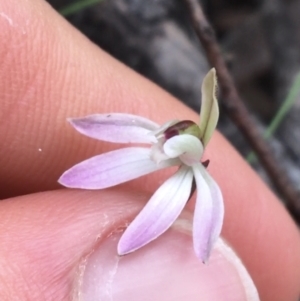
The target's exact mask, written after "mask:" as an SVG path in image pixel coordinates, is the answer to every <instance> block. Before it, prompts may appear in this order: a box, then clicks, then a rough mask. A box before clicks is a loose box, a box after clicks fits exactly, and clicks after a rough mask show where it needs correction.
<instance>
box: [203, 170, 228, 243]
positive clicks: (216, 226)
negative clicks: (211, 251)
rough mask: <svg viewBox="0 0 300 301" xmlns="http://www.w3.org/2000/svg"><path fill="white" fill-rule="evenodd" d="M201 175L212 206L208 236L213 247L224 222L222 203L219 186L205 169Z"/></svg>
mask: <svg viewBox="0 0 300 301" xmlns="http://www.w3.org/2000/svg"><path fill="white" fill-rule="evenodd" d="M202 175H203V177H204V179H205V180H206V182H207V184H208V186H209V188H210V193H211V197H212V204H213V216H212V217H213V228H212V231H211V236H210V245H211V246H213V245H214V243H215V242H216V241H217V239H218V237H219V236H220V234H221V230H222V226H223V220H224V201H223V195H222V192H221V189H220V187H219V185H218V184H217V183H216V182H215V180H214V179H213V178H212V177H211V175H210V174H209V173H208V172H207V170H206V169H205V168H202Z"/></svg>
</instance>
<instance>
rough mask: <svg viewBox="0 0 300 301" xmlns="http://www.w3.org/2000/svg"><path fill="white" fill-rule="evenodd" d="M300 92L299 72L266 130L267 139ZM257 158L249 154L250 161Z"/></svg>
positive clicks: (248, 159) (253, 154)
mask: <svg viewBox="0 0 300 301" xmlns="http://www.w3.org/2000/svg"><path fill="white" fill-rule="evenodd" d="M299 92H300V73H298V75H297V76H296V78H295V80H294V82H293V84H292V87H291V89H290V91H289V93H288V95H287V97H286V99H285V100H284V102H283V103H282V105H281V107H280V108H279V110H278V112H277V113H276V115H275V116H274V118H273V120H272V121H271V123H270V124H269V126H268V127H267V129H266V130H265V132H264V135H263V136H264V138H265V139H268V138H270V137H271V136H272V135H273V134H274V132H275V131H276V130H277V128H278V127H279V125H280V124H281V122H282V120H283V119H284V117H285V116H286V114H287V113H288V112H289V111H290V109H291V108H292V106H293V104H294V103H295V101H296V99H297V96H298V94H299ZM255 160H256V156H255V153H254V152H250V153H249V155H248V156H247V161H248V162H249V163H253V162H255Z"/></svg>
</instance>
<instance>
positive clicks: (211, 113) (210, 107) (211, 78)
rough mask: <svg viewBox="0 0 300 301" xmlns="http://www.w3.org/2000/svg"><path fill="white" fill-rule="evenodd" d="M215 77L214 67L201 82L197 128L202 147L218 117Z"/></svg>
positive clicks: (212, 130) (205, 143)
mask: <svg viewBox="0 0 300 301" xmlns="http://www.w3.org/2000/svg"><path fill="white" fill-rule="evenodd" d="M216 88H217V77H216V69H215V68H213V69H211V70H210V71H209V72H208V73H207V75H206V76H205V78H204V79H203V83H202V89H201V91H202V104H201V112H200V124H199V128H200V131H201V135H202V137H201V138H202V139H201V140H202V142H203V145H204V147H205V146H206V145H207V143H208V141H209V140H210V138H211V137H212V134H213V132H214V130H215V129H216V126H217V123H218V119H219V105H218V100H217V98H216Z"/></svg>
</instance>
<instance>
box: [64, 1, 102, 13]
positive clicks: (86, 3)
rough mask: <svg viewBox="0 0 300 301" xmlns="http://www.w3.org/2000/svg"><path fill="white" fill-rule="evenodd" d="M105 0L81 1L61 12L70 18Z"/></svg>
mask: <svg viewBox="0 0 300 301" xmlns="http://www.w3.org/2000/svg"><path fill="white" fill-rule="evenodd" d="M101 1H103V0H79V1H77V2H75V3H72V4H70V5H68V6H66V7H64V8H62V9H60V10H59V13H60V14H61V15H63V16H68V15H71V14H74V13H77V12H78V11H80V10H82V9H84V8H87V7H89V6H91V5H93V4H96V3H99V2H101Z"/></svg>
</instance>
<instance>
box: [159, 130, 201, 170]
mask: <svg viewBox="0 0 300 301" xmlns="http://www.w3.org/2000/svg"><path fill="white" fill-rule="evenodd" d="M164 152H165V154H166V155H167V156H169V157H170V158H176V157H179V158H180V159H181V160H182V162H183V163H185V164H186V165H189V166H191V165H193V164H195V163H197V162H199V161H200V159H201V157H202V154H203V146H202V143H201V141H200V140H199V139H198V138H197V137H195V136H192V135H188V134H183V135H177V136H174V137H172V138H170V139H168V140H167V141H166V142H165V143H164Z"/></svg>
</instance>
